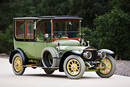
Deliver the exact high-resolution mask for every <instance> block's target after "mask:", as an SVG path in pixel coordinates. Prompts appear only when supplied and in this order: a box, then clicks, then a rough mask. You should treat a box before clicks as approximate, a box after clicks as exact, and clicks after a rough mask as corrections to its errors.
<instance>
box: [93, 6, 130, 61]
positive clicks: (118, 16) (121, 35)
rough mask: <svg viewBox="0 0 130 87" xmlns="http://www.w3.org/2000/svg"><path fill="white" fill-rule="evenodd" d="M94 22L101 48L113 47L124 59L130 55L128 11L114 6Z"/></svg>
mask: <svg viewBox="0 0 130 87" xmlns="http://www.w3.org/2000/svg"><path fill="white" fill-rule="evenodd" d="M94 24H95V28H96V32H97V33H96V38H97V41H98V47H99V48H108V49H112V50H114V51H115V53H116V54H117V55H118V56H119V57H120V58H122V59H123V58H129V57H130V55H129V53H130V47H129V44H130V35H129V34H130V30H129V27H130V16H129V15H128V14H127V13H124V12H123V11H122V10H121V9H117V8H114V9H113V10H112V11H111V12H108V13H106V14H104V15H102V16H98V17H97V18H96V19H95V21H94Z"/></svg>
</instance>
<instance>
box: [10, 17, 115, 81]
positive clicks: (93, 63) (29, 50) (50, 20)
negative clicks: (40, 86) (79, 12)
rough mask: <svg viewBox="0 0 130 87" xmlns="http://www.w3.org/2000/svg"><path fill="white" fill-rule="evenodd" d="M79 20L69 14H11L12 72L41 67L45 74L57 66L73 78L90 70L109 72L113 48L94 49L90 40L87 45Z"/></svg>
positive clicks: (109, 73) (17, 72)
mask: <svg viewBox="0 0 130 87" xmlns="http://www.w3.org/2000/svg"><path fill="white" fill-rule="evenodd" d="M81 20H82V18H79V17H71V16H41V17H19V18H14V39H13V41H14V49H13V51H12V52H11V54H10V59H9V61H10V63H11V64H12V67H13V71H14V73H15V74H16V75H22V74H23V72H24V70H25V68H26V67H33V68H34V67H35V68H36V67H42V68H43V69H44V71H45V72H46V73H47V74H52V73H53V72H54V71H55V70H56V69H59V71H61V72H65V74H66V75H67V77H69V78H73V79H77V78H80V77H82V75H83V73H84V72H85V71H91V70H94V71H96V72H97V74H98V75H99V76H101V77H106V78H107V77H110V76H112V75H113V73H114V71H115V64H114V62H113V61H114V60H113V58H112V56H110V54H113V52H112V51H110V50H108V49H101V50H97V49H95V48H93V47H91V46H90V45H89V42H88V46H86V43H85V41H84V40H83V39H81V32H80V28H81ZM104 60H107V61H108V65H107V63H105V62H103V61H104ZM106 67H110V69H108V70H106ZM108 71H109V72H108Z"/></svg>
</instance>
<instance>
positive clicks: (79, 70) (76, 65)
mask: <svg viewBox="0 0 130 87" xmlns="http://www.w3.org/2000/svg"><path fill="white" fill-rule="evenodd" d="M63 68H64V72H65V74H66V75H67V77H68V78H71V79H78V78H81V77H82V76H83V74H84V72H85V63H84V61H83V59H82V58H81V57H80V56H76V55H70V56H68V57H67V58H66V59H65V61H64V65H63Z"/></svg>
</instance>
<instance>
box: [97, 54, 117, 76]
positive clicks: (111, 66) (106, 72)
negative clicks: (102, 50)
mask: <svg viewBox="0 0 130 87" xmlns="http://www.w3.org/2000/svg"><path fill="white" fill-rule="evenodd" d="M101 61H102V62H103V63H104V66H103V67H104V68H103V69H99V70H98V71H96V73H97V74H98V75H99V76H100V77H102V78H109V77H111V76H112V75H113V74H114V72H115V70H116V65H115V60H114V59H113V57H112V56H110V55H107V56H106V57H105V58H103V59H102V60H101ZM102 65H103V64H102Z"/></svg>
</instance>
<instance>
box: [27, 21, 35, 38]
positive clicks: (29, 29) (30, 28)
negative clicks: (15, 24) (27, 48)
mask: <svg viewBox="0 0 130 87" xmlns="http://www.w3.org/2000/svg"><path fill="white" fill-rule="evenodd" d="M33 38H34V29H33V21H31V20H28V21H26V39H33Z"/></svg>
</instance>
